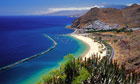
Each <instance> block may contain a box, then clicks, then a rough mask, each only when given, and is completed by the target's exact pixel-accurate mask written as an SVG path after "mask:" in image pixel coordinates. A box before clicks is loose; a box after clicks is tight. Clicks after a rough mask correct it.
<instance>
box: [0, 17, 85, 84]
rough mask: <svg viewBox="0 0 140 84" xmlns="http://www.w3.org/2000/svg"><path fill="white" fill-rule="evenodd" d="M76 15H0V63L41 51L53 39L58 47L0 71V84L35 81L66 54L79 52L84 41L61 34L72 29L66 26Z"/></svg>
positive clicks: (81, 52) (3, 63) (48, 45)
mask: <svg viewBox="0 0 140 84" xmlns="http://www.w3.org/2000/svg"><path fill="white" fill-rule="evenodd" d="M74 19H75V18H70V17H65V16H0V67H3V66H6V65H9V64H11V63H14V62H17V61H19V60H22V59H25V58H27V57H30V56H32V55H35V54H38V53H41V52H43V51H45V50H47V49H49V48H50V47H51V46H53V45H54V44H53V42H52V41H51V40H50V39H48V38H47V37H45V36H44V34H47V35H49V36H50V37H52V38H53V39H55V40H56V42H57V43H58V45H57V47H56V48H55V49H54V50H52V51H51V52H48V53H46V54H44V55H41V56H39V57H37V58H34V59H32V60H29V61H27V62H24V63H21V64H18V65H16V66H14V67H12V68H10V69H8V70H4V71H1V72H0V84H35V83H36V82H37V81H38V80H40V77H41V75H42V74H46V73H47V72H48V71H50V70H51V69H53V68H57V67H58V66H59V63H60V62H62V60H63V57H64V56H66V55H68V54H73V55H74V56H76V57H78V56H81V55H82V54H83V53H84V52H85V51H86V49H87V46H86V44H85V43H83V42H81V41H79V40H77V39H75V38H73V37H71V36H68V35H64V34H69V33H71V32H73V30H71V29H66V28H65V26H66V25H68V24H71V23H72V21H73V20H74Z"/></svg>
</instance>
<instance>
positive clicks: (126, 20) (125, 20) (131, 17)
mask: <svg viewBox="0 0 140 84" xmlns="http://www.w3.org/2000/svg"><path fill="white" fill-rule="evenodd" d="M139 16H140V5H138V4H133V5H131V6H127V7H125V8H122V9H116V8H96V7H95V8H92V9H90V10H89V11H88V12H87V13H86V14H85V15H83V16H81V17H79V18H78V19H76V20H74V21H73V22H72V28H84V27H86V26H87V25H88V23H89V22H94V21H95V20H100V21H102V22H105V23H107V24H109V25H113V24H119V28H122V27H125V26H129V27H140V24H139V23H140V18H139Z"/></svg>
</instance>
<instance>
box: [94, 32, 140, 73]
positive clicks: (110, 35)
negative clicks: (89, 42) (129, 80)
mask: <svg viewBox="0 0 140 84" xmlns="http://www.w3.org/2000/svg"><path fill="white" fill-rule="evenodd" d="M92 35H94V36H96V37H101V38H102V39H103V40H105V41H107V43H109V44H110V45H111V46H112V47H113V48H114V50H115V58H114V59H115V60H118V62H119V63H120V64H123V65H125V67H126V69H127V70H135V71H136V72H139V73H140V31H135V32H132V33H124V32H121V33H114V32H104V33H93V34H92Z"/></svg>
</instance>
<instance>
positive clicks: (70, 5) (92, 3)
mask: <svg viewBox="0 0 140 84" xmlns="http://www.w3.org/2000/svg"><path fill="white" fill-rule="evenodd" d="M132 3H140V0H0V15H38V14H47V13H53V12H59V11H65V10H89V9H90V8H92V7H99V8H100V7H103V5H104V4H117V5H118V4H120V5H129V4H132Z"/></svg>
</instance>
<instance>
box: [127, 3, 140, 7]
mask: <svg viewBox="0 0 140 84" xmlns="http://www.w3.org/2000/svg"><path fill="white" fill-rule="evenodd" d="M133 4H134V3H130V4H126V5H127V6H132V5H133ZM136 4H138V5H140V3H136Z"/></svg>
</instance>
